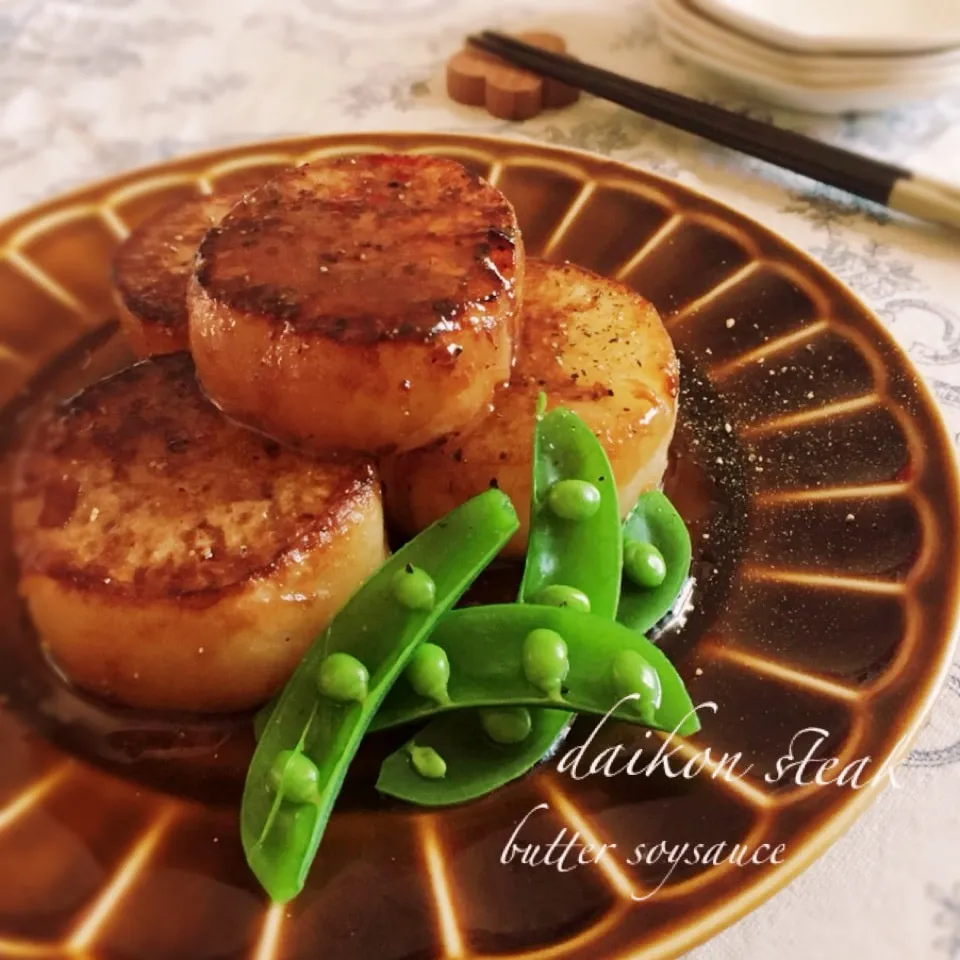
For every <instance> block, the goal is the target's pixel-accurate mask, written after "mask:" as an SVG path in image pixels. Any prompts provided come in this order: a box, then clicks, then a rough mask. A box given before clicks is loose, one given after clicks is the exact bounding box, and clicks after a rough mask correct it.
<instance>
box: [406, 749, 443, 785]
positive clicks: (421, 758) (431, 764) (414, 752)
mask: <svg viewBox="0 0 960 960" xmlns="http://www.w3.org/2000/svg"><path fill="white" fill-rule="evenodd" d="M410 762H411V763H412V764H413V769H414V770H416V771H417V773H419V774H420V776H421V777H425V778H426V779H427V780H442V779H443V778H444V777H445V776H446V775H447V762H446V760H444V759H443V757H441V756H440V754H439V753H437V751H436V750H434V749H433V747H418V746H412V747H411V748H410Z"/></svg>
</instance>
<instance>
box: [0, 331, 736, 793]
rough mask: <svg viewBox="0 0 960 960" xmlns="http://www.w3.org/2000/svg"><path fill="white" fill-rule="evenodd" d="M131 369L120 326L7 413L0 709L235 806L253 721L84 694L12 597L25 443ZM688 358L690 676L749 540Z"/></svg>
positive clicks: (488, 591) (668, 643) (723, 435)
mask: <svg viewBox="0 0 960 960" xmlns="http://www.w3.org/2000/svg"><path fill="white" fill-rule="evenodd" d="M132 359H133V358H132V357H131V355H130V354H129V351H128V350H127V348H126V346H125V344H124V343H123V340H122V338H121V337H120V336H118V335H117V332H116V325H115V324H110V325H107V326H105V327H103V328H101V329H100V330H98V331H95V332H94V333H93V334H91V335H89V336H88V337H87V338H86V339H85V340H83V341H81V342H79V343H78V344H77V345H76V346H75V347H74V348H73V349H71V350H70V351H68V352H67V353H66V354H64V355H63V356H61V357H60V358H59V359H58V360H57V361H56V362H55V363H53V364H51V365H50V366H49V367H47V368H46V369H45V370H43V371H42V372H41V373H40V374H39V375H38V376H37V377H35V378H34V380H33V381H32V382H31V384H30V386H29V388H28V389H27V390H26V391H24V393H23V394H22V395H21V396H19V397H18V398H17V399H16V400H14V401H13V402H12V403H11V404H9V405H8V406H7V407H6V408H5V409H4V410H3V411H2V415H0V455H2V460H0V471H2V474H0V501H2V502H0V623H2V626H0V698H2V702H0V710H11V711H14V712H15V713H16V714H17V716H18V717H19V718H20V720H21V721H22V722H24V723H25V724H26V725H27V726H28V727H30V728H33V729H35V730H36V731H37V732H38V733H39V734H40V735H41V736H43V737H45V738H46V739H48V740H50V741H52V742H53V743H55V744H56V745H58V746H59V747H61V748H62V749H64V750H65V751H67V752H68V753H70V754H73V755H75V756H79V757H81V758H83V759H84V760H87V761H89V762H92V763H94V764H96V765H98V766H100V767H103V768H106V769H108V770H110V771H111V772H113V773H115V774H117V775H119V776H121V777H124V778H127V779H131V780H135V781H137V782H140V783H142V784H144V785H145V786H148V787H152V788H155V789H158V790H161V791H164V792H169V793H173V794H176V795H178V796H185V797H189V798H194V799H197V800H200V801H202V802H206V803H214V804H232V803H235V802H236V801H237V800H238V798H239V795H240V790H241V787H242V783H243V778H244V775H245V772H246V767H247V763H248V761H249V758H250V754H251V752H252V750H253V746H254V741H253V732H252V720H251V717H252V715H251V714H249V713H244V714H232V715H215V714H209V715H202V714H171V713H158V712H149V711H143V710H134V709H130V708H127V707H124V706H122V705H119V704H114V703H109V702H106V701H104V700H102V699H99V698H97V697H93V696H90V695H88V694H86V693H84V692H82V691H80V690H78V689H77V688H75V687H73V686H72V685H71V684H70V683H69V682H68V681H67V680H66V679H65V678H64V677H63V676H61V675H60V674H59V673H58V672H57V671H56V669H55V668H54V667H53V666H52V665H51V663H50V662H49V661H48V660H47V659H46V657H45V656H44V654H43V651H42V650H41V648H40V645H39V643H38V641H37V637H36V635H35V633H34V631H33V630H32V627H31V625H30V623H29V618H28V616H27V614H26V611H25V609H24V607H23V605H22V604H21V602H20V600H19V598H18V597H17V594H16V563H15V559H14V557H13V553H12V544H11V536H10V505H9V474H10V461H11V454H12V452H13V451H14V450H15V448H16V445H17V443H18V438H19V437H21V436H22V435H23V433H24V431H25V430H26V429H28V428H29V425H30V423H31V422H32V421H33V420H34V419H35V417H36V416H37V414H38V413H39V412H40V411H41V410H43V409H46V407H47V406H48V405H49V404H50V403H51V402H55V401H57V400H60V399H63V398H65V397H67V396H70V395H71V394H73V393H75V392H76V391H77V390H79V389H81V388H82V387H83V386H85V385H87V384H89V383H91V382H93V381H95V380H97V379H99V378H100V377H102V376H105V375H106V374H108V373H110V372H112V371H114V370H116V369H118V368H120V367H122V366H124V365H126V364H128V363H130V362H132ZM681 360H682V365H683V370H684V376H683V379H682V389H681V403H680V410H681V412H680V418H679V423H678V427H677V435H676V437H675V439H674V442H673V445H672V447H671V455H670V463H669V466H668V469H667V473H666V476H665V478H664V491H665V492H666V494H667V495H668V496H669V497H670V499H671V500H672V501H673V502H674V504H675V505H676V506H677V509H678V510H679V511H680V513H681V515H682V516H683V517H684V520H685V521H686V522H687V524H688V527H689V529H690V534H691V538H692V540H693V550H694V561H693V569H692V574H693V576H694V577H695V578H696V581H697V588H696V593H695V607H694V610H693V612H692V613H691V615H690V617H689V619H688V622H687V624H686V626H685V627H684V628H683V629H682V630H681V631H679V632H677V633H670V634H667V635H666V636H664V638H663V639H662V641H661V642H662V644H663V646H664V647H665V649H666V650H667V652H668V653H669V655H670V656H671V658H672V659H673V660H674V661H675V662H677V664H678V666H679V667H680V669H681V672H683V670H684V660H685V659H686V658H687V657H688V656H689V655H690V654H691V652H692V650H693V648H694V646H695V643H696V639H697V637H698V636H699V635H700V633H701V631H702V629H703V624H704V623H705V622H706V620H707V619H708V618H709V613H710V611H711V610H714V609H716V608H717V605H718V604H721V603H722V602H723V597H724V596H725V595H726V592H727V591H728V590H729V589H730V583H731V579H732V573H733V570H734V568H735V566H736V561H737V559H738V556H739V553H740V549H741V544H742V542H743V536H744V526H745V513H744V508H743V504H744V502H745V474H746V471H745V466H746V464H745V462H744V457H743V454H742V452H741V451H740V448H739V446H738V444H737V442H736V439H735V437H733V436H732V435H731V433H730V432H728V431H726V430H725V428H724V423H725V419H726V418H725V413H724V411H723V410H722V409H720V407H721V404H720V402H719V399H718V398H717V396H716V395H715V394H714V393H713V391H712V389H711V388H710V387H709V386H708V384H707V383H706V381H705V380H704V379H703V378H702V377H700V376H699V374H698V373H697V370H696V365H695V364H694V363H693V362H692V361H691V360H690V359H689V358H684V357H682V358H681ZM718 464H722V467H721V466H718ZM704 534H706V536H704ZM519 579H520V566H519V564H494V565H493V566H492V567H491V568H490V569H489V570H488V571H486V572H485V574H484V575H483V576H482V577H481V579H480V580H479V581H478V583H477V584H476V585H475V586H474V587H473V589H472V590H471V591H470V593H469V594H468V596H467V597H466V598H465V600H464V602H465V603H471V602H473V603H478V602H479V603H491V602H506V601H509V600H511V599H513V597H515V596H516V591H517V586H518V584H519ZM408 735H409V732H408V731H405V730H398V731H388V732H385V733H383V734H380V735H377V736H375V737H370V738H369V739H368V742H366V743H365V744H364V747H363V749H362V750H361V751H360V754H359V755H358V757H357V761H356V762H355V764H354V765H353V767H352V768H351V771H350V776H349V777H348V780H347V783H346V785H345V788H344V792H343V795H342V797H341V799H340V801H339V804H338V805H339V807H340V808H341V809H344V808H346V809H359V808H364V807H370V806H382V803H381V801H379V800H378V798H377V796H376V794H375V792H374V790H373V782H374V780H375V779H376V775H377V771H378V769H379V765H380V761H381V760H382V759H383V758H384V757H385V756H386V755H387V754H388V753H390V752H391V751H392V750H393V749H395V748H396V747H397V746H398V745H399V744H400V743H402V742H403V741H404V740H405V739H406V738H407V737H408Z"/></svg>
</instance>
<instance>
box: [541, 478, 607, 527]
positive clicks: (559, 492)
mask: <svg viewBox="0 0 960 960" xmlns="http://www.w3.org/2000/svg"><path fill="white" fill-rule="evenodd" d="M547 506H548V507H549V508H550V512H551V513H553V514H554V515H555V516H557V517H560V518H561V519H563V520H589V519H590V517H592V516H593V515H594V514H595V513H596V512H597V511H598V510H599V509H600V491H599V490H598V489H597V487H596V485H595V484H592V483H590V481H589V480H575V479H567V480H558V481H557V482H556V483H555V484H554V485H553V486H552V487H551V488H550V492H549V493H548V494H547Z"/></svg>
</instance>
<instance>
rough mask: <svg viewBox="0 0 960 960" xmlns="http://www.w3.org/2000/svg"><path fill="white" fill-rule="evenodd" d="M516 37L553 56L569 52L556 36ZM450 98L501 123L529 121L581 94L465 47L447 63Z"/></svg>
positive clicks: (570, 101)
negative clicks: (474, 108) (480, 109)
mask: <svg viewBox="0 0 960 960" xmlns="http://www.w3.org/2000/svg"><path fill="white" fill-rule="evenodd" d="M517 37H518V39H520V40H523V41H524V42H525V43H528V44H530V45H531V46H534V47H538V48H540V49H543V50H549V51H550V52H552V53H565V52H566V49H567V44H566V41H565V40H564V39H563V37H560V36H558V35H557V34H555V33H520V34H518V35H517ZM447 95H448V96H449V97H450V99H451V100H456V101H457V103H463V104H466V105H467V106H470V107H486V108H487V111H488V112H489V113H491V114H493V116H495V117H499V118H500V119H501V120H529V119H530V118H531V117H535V116H536V115H537V114H538V113H540V112H541V111H542V110H545V109H551V108H554V107H566V106H569V105H570V104H571V103H575V102H576V100H577V99H578V98H579V96H580V91H579V90H578V89H577V88H576V87H571V86H568V85H567V84H565V83H562V82H561V81H559V80H552V79H550V78H547V77H542V76H539V75H537V74H536V73H532V72H530V71H529V70H524V69H522V68H520V67H516V66H511V65H510V64H509V63H507V62H506V61H505V60H503V59H502V58H500V57H497V56H495V55H493V54H491V53H486V52H484V51H482V50H478V49H477V48H476V47H474V46H465V47H464V48H463V49H462V50H460V51H459V52H458V53H455V54H454V55H453V56H452V57H451V58H450V59H449V60H448V61H447Z"/></svg>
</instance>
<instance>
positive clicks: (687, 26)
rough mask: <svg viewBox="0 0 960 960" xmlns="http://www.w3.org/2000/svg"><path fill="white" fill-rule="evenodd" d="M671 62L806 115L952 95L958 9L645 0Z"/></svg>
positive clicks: (920, 1) (901, 0) (918, 0)
mask: <svg viewBox="0 0 960 960" xmlns="http://www.w3.org/2000/svg"><path fill="white" fill-rule="evenodd" d="M655 9H656V13H657V20H658V24H659V28H660V36H661V38H662V40H663V42H664V43H665V44H666V46H667V47H668V48H669V49H670V50H672V51H673V52H674V53H676V54H677V55H678V56H680V57H682V58H683V59H685V60H688V61H690V62H692V63H695V64H697V65H699V66H701V67H704V68H706V69H708V70H711V71H713V72H714V73H720V74H723V75H724V76H726V77H728V78H730V79H732V80H735V81H737V82H738V83H740V84H742V85H746V86H749V87H751V88H752V89H753V90H755V91H756V92H757V93H758V94H760V95H762V96H763V97H764V98H765V99H767V100H770V101H773V102H774V103H778V104H781V105H783V106H788V107H792V108H794V109H800V110H809V111H812V112H815V113H845V112H848V111H861V110H886V109H889V108H892V107H896V106H900V105H901V104H905V103H911V102H917V101H923V100H929V99H931V98H933V97H935V96H937V95H938V94H940V93H943V92H944V91H945V90H949V89H950V88H955V87H960V0H655Z"/></svg>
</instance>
